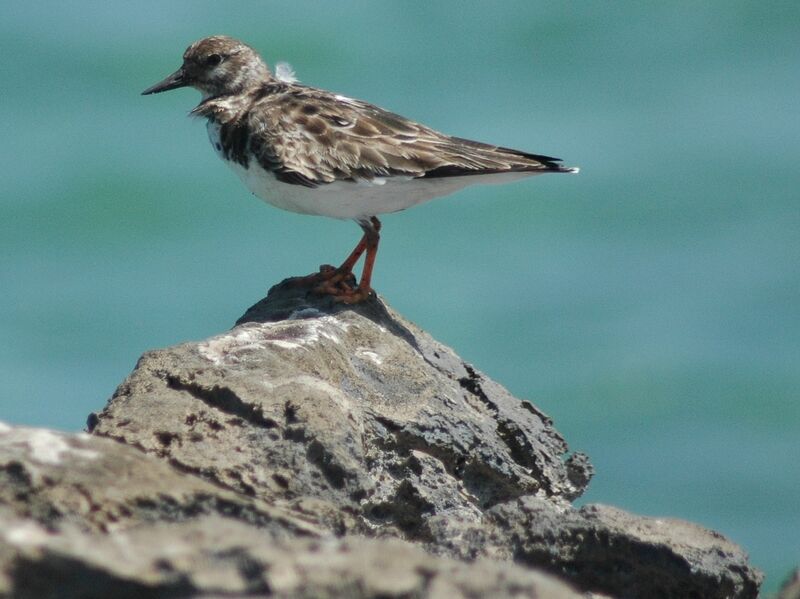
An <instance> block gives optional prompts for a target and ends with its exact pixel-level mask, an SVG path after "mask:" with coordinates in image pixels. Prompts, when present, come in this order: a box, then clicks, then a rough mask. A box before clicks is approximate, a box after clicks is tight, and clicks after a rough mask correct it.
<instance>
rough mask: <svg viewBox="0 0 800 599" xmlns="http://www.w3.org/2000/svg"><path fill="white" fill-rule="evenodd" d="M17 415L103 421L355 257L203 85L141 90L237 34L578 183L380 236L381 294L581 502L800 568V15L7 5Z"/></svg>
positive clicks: (13, 398) (9, 361)
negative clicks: (223, 148) (586, 466)
mask: <svg viewBox="0 0 800 599" xmlns="http://www.w3.org/2000/svg"><path fill="white" fill-rule="evenodd" d="M0 31H1V32H2V35H0V48H2V53H3V60H2V61H0V72H1V73H2V91H0V106H1V107H2V114H3V118H2V125H0V127H1V128H2V134H3V135H2V144H0V156H2V161H0V164H1V165H2V166H0V169H1V172H2V185H0V194H1V195H0V419H3V420H6V421H9V422H11V423H16V424H26V425H36V426H47V427H55V428H58V429H64V430H73V431H75V430H79V429H81V428H82V427H83V426H84V422H85V418H86V415H87V414H88V413H89V412H90V411H97V410H100V409H102V407H103V405H104V404H105V401H106V399H107V398H108V397H109V396H110V395H111V393H112V392H113V391H114V388H115V387H116V385H117V384H118V383H120V382H121V381H122V380H123V378H124V377H125V376H126V375H127V374H128V373H129V372H130V370H131V369H132V368H133V366H134V365H135V363H136V360H137V358H138V356H139V355H140V354H141V353H142V352H143V351H145V350H147V349H150V348H157V347H162V346H166V345H171V344H175V343H179V342H182V341H185V340H194V339H201V338H204V337H206V336H208V335H212V334H215V333H218V332H221V331H223V330H225V329H227V328H229V327H230V326H232V324H233V322H234V321H235V320H236V318H237V317H238V316H240V315H241V314H242V313H243V311H244V310H245V309H246V308H247V307H248V306H249V305H251V304H252V303H255V302H256V301H257V300H258V299H260V298H261V297H263V296H264V294H265V292H266V290H267V289H268V287H269V286H270V285H272V284H274V283H276V282H278V281H280V280H281V279H283V278H284V277H287V276H290V275H301V274H306V273H309V272H312V271H313V270H315V269H316V267H317V266H318V265H319V264H322V263H326V262H334V263H336V262H338V261H340V260H341V259H343V258H344V256H345V255H346V254H347V253H348V252H349V250H350V249H351V248H352V246H353V245H354V244H355V242H356V240H357V239H358V237H359V235H360V230H359V229H358V227H357V226H356V225H355V224H353V223H350V222H338V221H333V220H327V219H321V218H312V217H307V216H300V215H295V214H289V213H286V212H281V211H279V210H276V209H274V208H271V207H269V206H266V205H264V204H263V203H262V202H260V201H258V200H256V199H254V198H253V197H252V196H250V195H249V194H248V192H247V191H246V190H245V188H244V187H243V186H242V185H241V184H240V183H239V181H238V180H237V179H236V178H235V176H234V175H233V174H232V173H231V172H229V171H228V170H227V169H226V168H225V167H224V166H223V164H222V163H221V162H220V161H219V160H218V159H217V158H216V157H215V156H214V153H213V151H212V150H211V147H210V145H209V143H208V141H207V137H206V132H205V127H204V126H203V124H202V123H201V122H196V121H192V120H191V119H188V118H186V113H187V112H188V111H189V110H190V109H191V108H192V107H193V106H194V105H195V104H196V103H197V101H198V98H199V96H198V94H197V92H195V91H192V90H179V91H174V92H170V93H168V94H164V95H159V96H153V97H142V96H140V95H139V93H140V92H141V90H143V89H144V88H145V87H147V86H149V85H151V84H153V83H155V82H156V81H158V80H160V79H161V78H162V77H164V76H165V75H167V74H168V73H170V72H172V71H173V70H174V69H176V68H177V67H178V66H179V65H180V62H181V55H182V53H183V51H184V49H185V47H186V46H187V45H188V44H189V43H190V42H192V41H194V40H195V39H197V38H200V37H203V36H206V35H210V34H216V33H225V34H229V35H232V36H235V37H239V38H241V39H243V40H245V41H247V42H248V43H250V44H251V45H253V46H254V47H255V48H256V49H258V50H259V51H261V52H262V53H263V54H264V56H265V58H266V59H267V61H268V62H270V63H271V64H274V63H275V62H276V61H280V60H285V61H288V62H290V63H291V64H292V65H293V66H294V68H295V69H296V71H297V75H298V77H299V78H300V80H301V81H302V82H304V83H307V84H309V85H314V86H319V87H324V88H327V89H331V90H334V91H337V92H340V93H343V94H346V95H350V96H353V97H357V98H362V99H365V100H368V101H371V102H374V103H376V104H378V105H381V106H383V107H385V108H388V109H390V110H393V111H395V112H399V113H401V114H404V115H406V116H408V117H410V118H413V119H416V120H419V121H421V122H423V123H426V124H428V125H430V126H432V127H434V128H437V129H439V130H442V131H445V132H447V133H452V134H455V135H459V136H462V137H469V138H473V139H478V140H482V141H487V142H492V143H497V144H501V145H506V146H511V147H516V148H520V149H526V150H528V151H532V152H536V153H542V154H549V155H552V156H559V157H562V158H563V159H564V161H565V164H567V165H577V166H580V167H581V168H582V171H581V174H580V175H578V176H559V175H548V176H544V177H538V178H535V179H533V180H528V181H525V182H521V183H515V184H511V185H508V186H502V187H496V186H491V187H474V188H472V189H469V190H467V191H464V192H462V193H459V194H457V195H456V196H451V197H448V198H445V199H441V200H437V201H435V202H432V203H430V204H427V205H424V206H421V207H418V208H416V209H414V210H411V211H408V212H405V213H399V214H396V215H391V216H387V217H386V218H384V219H383V222H384V231H383V243H382V246H381V253H380V256H379V258H378V262H377V268H376V274H375V279H374V286H375V287H376V289H378V290H379V292H380V293H381V294H382V295H383V296H384V297H385V298H386V300H387V301H388V302H390V303H391V304H392V305H393V306H394V307H395V308H396V309H398V310H399V311H400V312H401V313H402V314H404V315H405V316H406V317H408V318H410V319H412V320H413V321H415V322H416V323H417V324H419V325H420V326H422V327H423V328H424V329H426V330H428V331H429V332H431V333H432V334H433V335H434V336H435V337H437V338H438V339H440V340H441V341H443V342H445V343H447V344H449V345H451V346H452V347H453V348H455V350H456V351H457V352H459V353H460V354H461V355H462V356H463V357H464V358H465V359H467V360H468V361H471V362H473V363H474V364H475V365H476V366H477V367H478V368H479V369H481V370H483V371H484V372H486V373H487V374H488V375H489V376H491V377H493V378H494V379H496V380H497V381H499V382H501V383H502V384H504V385H505V386H507V387H508V388H509V389H510V390H511V391H512V392H513V393H514V394H516V395H518V396H520V397H524V398H528V399H530V400H531V401H533V402H535V403H536V404H537V405H538V406H539V407H540V408H542V409H543V410H544V411H546V412H547V413H549V414H550V415H551V416H552V417H553V418H554V419H555V422H556V426H557V427H558V429H559V430H560V431H561V432H562V433H563V434H564V435H565V437H566V438H567V440H568V442H569V443H570V446H571V448H572V449H573V450H580V451H585V452H587V453H588V454H589V455H590V457H591V460H592V462H593V463H594V465H595V466H596V469H597V475H596V478H595V479H594V480H593V481H592V483H591V485H590V488H589V491H588V492H587V493H586V495H585V497H584V498H583V499H582V500H581V501H584V502H602V503H609V504H614V505H617V506H620V507H622V508H624V509H627V510H631V511H634V512H637V513H641V514H650V515H657V516H671V517H677V518H684V519H688V520H692V521H696V522H698V523H701V524H703V525H705V526H708V527H711V528H714V529H717V530H719V531H721V532H722V533H724V534H725V535H727V536H729V537H730V538H731V539H733V540H734V541H736V542H738V543H739V544H741V545H742V546H743V547H745V549H746V550H747V551H748V552H749V553H750V555H751V558H752V560H753V562H754V564H755V565H756V566H758V567H759V568H762V569H763V570H764V571H765V572H766V574H767V580H766V583H765V586H764V589H765V590H767V591H771V590H775V589H776V588H777V586H778V584H779V582H780V580H781V579H782V578H783V577H784V576H785V575H787V574H788V572H789V570H790V568H791V567H792V566H793V565H796V564H798V563H800V545H798V542H797V540H798V538H800V510H798V506H800V401H798V400H800V397H799V396H800V266H799V265H800V202H798V200H800V167H799V166H798V160H799V159H800V4H798V3H797V2H788V1H785V2H770V3H768V4H763V3H757V2H740V1H728V0H725V1H723V0H718V1H710V2H682V1H678V2H669V3H662V4H656V3H641V2H630V1H626V2H615V3H609V2H605V1H599V0H586V1H583V2H570V3H552V2H538V1H537V2H531V1H525V2H521V1H519V2H503V3H499V2H498V3H495V2H486V3H463V2H456V1H440V2H432V3H402V2H367V1H363V2H354V1H339V2H335V3H334V2H330V3H317V2H300V1H294V2H269V3H265V2H237V3H222V2H208V1H198V2H172V3H161V2H136V3H132V2H131V3H129V2H88V1H74V2H68V3H57V2H39V3H35V2H31V3H23V2H4V3H2V5H0Z"/></svg>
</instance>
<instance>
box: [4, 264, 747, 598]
mask: <svg viewBox="0 0 800 599" xmlns="http://www.w3.org/2000/svg"><path fill="white" fill-rule="evenodd" d="M89 428H90V430H91V432H92V433H93V436H92V437H91V438H89V437H87V436H85V435H84V436H72V437H70V436H64V435H58V434H55V433H52V432H49V431H23V432H20V431H17V430H4V431H2V435H5V436H6V437H5V438H6V441H2V442H0V457H1V458H2V459H3V461H2V463H0V483H2V484H0V526H1V527H2V528H0V530H2V531H4V532H3V533H2V534H3V536H2V539H0V541H1V542H0V565H1V566H2V569H0V589H16V590H18V591H19V592H20V596H47V595H48V594H51V595H52V594H53V593H54V591H53V590H52V589H53V588H54V587H53V586H52V584H54V583H52V581H53V580H55V581H59V580H61V581H64V580H66V581H67V582H64V584H65V585H66V586H65V587H63V588H75V589H82V591H81V592H77V591H76V592H75V593H73V594H72V595H68V596H102V595H91V592H93V591H92V589H94V588H101V589H107V588H109V587H108V585H109V584H112V583H113V584H116V585H121V586H120V588H123V589H125V592H127V593H128V595H129V596H136V597H139V596H159V597H161V596H186V595H195V596H204V597H210V596H220V595H224V596H244V595H246V594H248V593H249V594H256V595H259V594H260V595H267V594H270V593H271V596H276V597H379V596H380V597H461V596H463V597H505V596H526V597H527V596H537V597H562V596H563V597H572V596H575V593H574V591H572V590H570V588H569V587H567V586H564V585H563V584H561V583H559V582H557V581H555V580H554V579H553V578H552V575H553V574H555V575H556V576H558V577H559V578H561V579H562V580H566V581H568V582H569V583H570V584H572V585H574V587H576V588H578V589H580V590H581V591H582V592H584V593H587V595H586V596H590V595H591V596H598V595H592V593H603V594H604V595H603V596H616V597H664V598H673V597H675V598H683V597H703V598H705V597H709V598H716V597H730V598H740V597H741V598H750V597H755V596H756V595H757V592H758V586H759V584H760V581H761V575H760V573H758V572H757V571H755V570H753V569H752V568H751V567H750V566H749V565H748V563H747V556H746V555H745V554H744V552H743V551H742V550H741V549H740V548H739V547H737V546H736V545H734V544H732V543H730V542H729V541H727V540H726V539H725V538H724V537H722V536H721V535H719V534H717V533H715V532H713V531H709V530H706V529H703V528H701V527H698V526H695V525H692V524H689V523H686V522H680V521H675V520H662V519H656V518H644V517H639V516H634V515H632V514H628V513H625V512H623V511H621V510H617V509H615V508H610V507H606V506H600V505H591V506H585V507H583V508H580V509H577V508H575V507H573V506H572V504H571V501H572V500H573V499H575V498H576V497H578V496H579V495H580V494H581V493H582V491H583V490H584V489H585V487H586V485H587V484H588V482H589V480H590V478H591V475H592V467H591V465H590V463H589V461H588V458H587V457H586V456H585V455H583V454H580V453H573V454H570V453H569V451H568V448H567V444H566V442H565V441H564V439H563V438H562V437H561V435H560V434H559V433H558V432H557V431H556V430H555V429H554V428H553V423H552V421H551V420H550V419H549V418H548V417H547V416H546V415H545V414H543V413H542V412H541V411H540V410H538V409H537V408H536V407H535V406H534V405H533V404H531V403H529V402H527V401H524V400H520V399H517V398H515V397H513V396H511V395H510V394H509V393H508V391H506V390H505V389H504V388H503V387H502V386H500V385H498V384H497V383H495V382H493V381H491V380H490V379H488V378H486V377H485V376H484V375H483V374H481V373H480V372H479V371H478V370H477V369H475V368H474V367H473V366H471V365H469V364H467V363H465V362H464V361H463V360H462V359H461V358H459V357H458V356H457V355H456V354H455V353H454V352H453V351H452V350H451V349H449V348H447V347H445V346H443V345H442V344H440V343H438V342H437V341H435V340H434V339H432V338H431V337H430V336H429V335H428V334H426V333H425V332H424V331H421V330H420V329H419V328H418V327H416V326H415V325H413V324H412V323H410V322H408V321H406V320H404V319H403V318H402V317H400V316H399V315H397V314H396V313H394V312H393V311H392V310H391V309H390V308H388V307H386V305H385V304H383V302H382V301H381V300H380V299H378V298H373V299H372V300H371V301H369V302H366V303H364V304H361V305H358V306H344V305H341V304H335V303H333V302H331V300H330V299H329V298H320V297H315V296H313V295H311V294H309V293H308V289H306V288H305V287H303V286H302V284H300V283H298V281H292V280H289V281H285V282H284V283H282V284H280V285H277V286H276V287H274V288H273V289H272V290H271V291H270V293H269V295H268V297H267V298H266V299H264V300H262V301H261V302H259V303H258V304H256V305H255V306H253V307H252V308H250V309H249V310H248V311H247V313H246V314H245V315H244V316H243V317H242V318H241V319H240V320H239V322H238V323H237V325H236V326H235V327H234V328H233V329H232V330H230V331H227V332H225V333H222V334H220V335H217V336H214V337H211V338H209V339H205V340H203V341H199V342H193V343H184V344H182V345H178V346H175V347H170V348H166V349H163V350H157V351H151V352H147V353H146V354H144V355H143V356H142V358H141V359H140V361H139V363H138V364H137V366H136V369H135V370H134V371H133V373H131V375H130V376H129V377H128V378H127V379H126V380H125V381H124V382H123V383H122V384H121V385H120V387H119V388H118V389H117V391H116V393H115V394H114V396H113V397H112V398H111V400H110V401H109V403H108V405H107V406H106V408H105V409H104V410H103V411H102V412H100V413H99V414H93V415H91V416H90V420H89ZM14 435H17V436H18V437H16V438H17V440H16V441H13V442H12V441H9V440H8V439H14V438H15V437H14ZM98 437H106V439H101V438H98ZM37 439H39V441H37ZM111 439H113V440H115V441H119V442H120V443H113V442H112V441H111ZM45 441H46V442H45ZM134 448H136V449H134ZM137 450H141V451H137ZM61 463H63V464H66V467H62V466H60V465H59V464H61ZM8 531H11V532H8ZM543 572H547V573H549V574H543ZM87 580H94V581H95V582H91V583H88V582H86V581H87ZM26 581H33V582H26ZM48 584H49V585H50V586H47V585H48ZM87 584H88V585H90V586H86V585H87ZM26 585H33V586H26ZM36 585H39V586H36ZM42 585H44V586H42ZM71 585H72V586H71ZM81 585H83V586H81ZM104 585H105V586H104ZM87 589H88V590H87ZM154 589H155V590H154ZM23 591H24V592H23ZM84 591H85V592H84ZM82 592H83V595H81V593H82ZM25 593H27V595H26V594H25ZM37 593H38V595H37ZM148 593H151V594H150V595H148ZM158 593H161V594H158ZM115 596H122V595H119V594H116V595H115Z"/></svg>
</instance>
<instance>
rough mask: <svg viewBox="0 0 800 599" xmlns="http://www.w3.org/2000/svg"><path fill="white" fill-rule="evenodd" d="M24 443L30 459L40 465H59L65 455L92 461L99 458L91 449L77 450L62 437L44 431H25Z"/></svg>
mask: <svg viewBox="0 0 800 599" xmlns="http://www.w3.org/2000/svg"><path fill="white" fill-rule="evenodd" d="M26 433H27V434H26V435H25V437H24V443H25V444H26V445H27V446H28V449H29V450H30V453H31V459H32V460H34V461H35V462H39V463H40V464H59V463H60V462H61V459H62V458H63V456H64V455H65V454H69V455H71V456H74V457H77V458H82V459H85V460H93V459H95V458H97V457H98V456H99V454H98V453H97V452H96V451H93V450H91V449H78V448H76V447H72V446H70V445H69V443H67V441H66V440H65V439H64V437H63V436H62V435H60V434H58V433H55V432H53V431H49V430H46V429H27V431H26Z"/></svg>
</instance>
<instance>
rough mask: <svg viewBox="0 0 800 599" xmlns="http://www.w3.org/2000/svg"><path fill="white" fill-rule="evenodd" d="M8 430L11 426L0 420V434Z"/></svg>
mask: <svg viewBox="0 0 800 599" xmlns="http://www.w3.org/2000/svg"><path fill="white" fill-rule="evenodd" d="M10 430H12V429H11V427H10V426H9V425H8V424H6V423H5V422H3V421H2V420H0V435H2V434H5V433H7V432H9V431H10Z"/></svg>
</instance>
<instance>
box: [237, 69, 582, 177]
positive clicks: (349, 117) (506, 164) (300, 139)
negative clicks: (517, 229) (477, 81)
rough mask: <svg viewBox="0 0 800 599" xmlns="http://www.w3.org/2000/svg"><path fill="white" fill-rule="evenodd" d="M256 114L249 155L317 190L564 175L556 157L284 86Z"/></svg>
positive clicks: (263, 100) (267, 97)
mask: <svg viewBox="0 0 800 599" xmlns="http://www.w3.org/2000/svg"><path fill="white" fill-rule="evenodd" d="M254 107H258V108H259V109H258V110H250V111H249V114H250V119H264V120H266V122H263V123H253V122H251V123H250V131H254V132H255V133H254V134H253V135H252V136H251V139H250V140H249V147H250V150H251V151H252V152H253V153H254V154H255V155H256V156H257V157H258V160H259V162H260V164H261V165H262V166H263V167H264V168H268V169H269V170H272V171H274V172H275V173H276V175H277V176H278V178H279V179H281V180H283V181H285V182H287V183H294V184H298V185H305V186H312V187H313V186H317V185H321V184H325V183H332V182H334V181H337V180H339V181H358V180H372V179H374V178H376V177H391V176H404V177H414V178H419V177H429V178H433V177H453V176H465V175H481V174H490V173H492V174H493V173H504V172H509V173H511V172H525V171H530V172H545V171H551V172H552V171H555V172H563V171H567V170H569V169H565V168H564V167H562V166H561V165H560V164H558V162H559V160H558V159H557V158H552V157H549V156H541V155H537V154H530V153H527V152H522V151H519V150H513V149H510V148H503V147H498V146H493V145H489V144H484V143H480V142H476V141H472V140H468V139H462V138H458V137H451V136H449V135H445V134H443V133H439V132H438V131H435V130H433V129H430V128H429V127H426V126H424V125H421V124H419V123H415V122H413V121H411V120H409V119H406V118H405V117H402V116H400V115H398V114H394V113H392V112H389V111H386V110H383V109H382V108H379V107H377V106H374V105H372V104H369V103H367V102H362V101H360V100H353V99H350V98H345V97H343V96H338V95H335V94H331V93H329V92H326V91H324V90H318V89H315V88H310V87H306V86H302V85H295V84H289V85H282V86H280V88H278V89H277V90H276V91H275V92H274V93H270V94H266V95H264V96H263V97H259V98H258V99H257V101H256V102H255V103H254Z"/></svg>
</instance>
